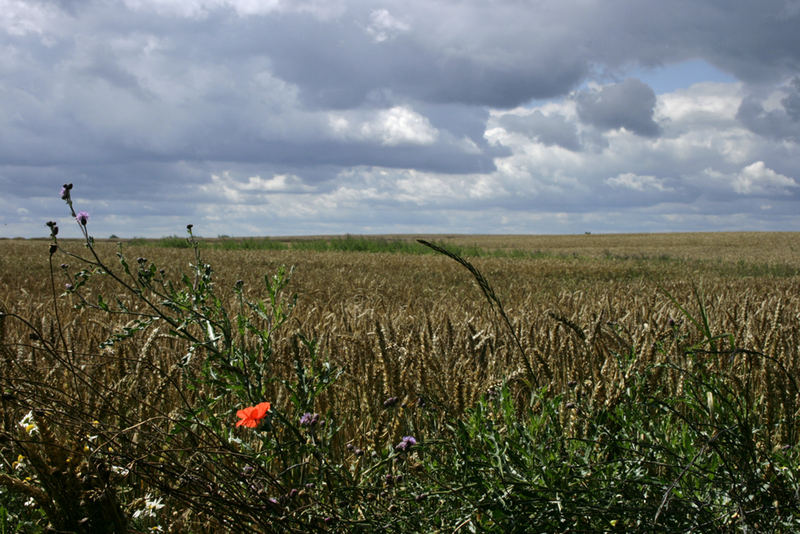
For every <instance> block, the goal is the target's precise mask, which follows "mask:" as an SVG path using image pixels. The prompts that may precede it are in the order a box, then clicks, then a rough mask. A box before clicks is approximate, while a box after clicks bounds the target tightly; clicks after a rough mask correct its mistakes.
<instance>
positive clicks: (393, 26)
mask: <svg viewBox="0 0 800 534" xmlns="http://www.w3.org/2000/svg"><path fill="white" fill-rule="evenodd" d="M410 29H411V26H409V25H408V24H406V23H405V22H403V21H401V20H399V19H397V18H395V17H394V16H393V15H392V14H391V13H389V10H388V9H374V10H373V11H372V12H371V13H370V14H369V24H368V25H367V28H366V31H367V33H368V34H369V35H370V37H372V39H373V40H374V41H375V42H376V43H382V42H384V41H388V40H391V39H394V38H395V37H397V36H398V35H400V34H401V33H404V32H407V31H409V30H410Z"/></svg>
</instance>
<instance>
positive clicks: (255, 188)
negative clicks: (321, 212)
mask: <svg viewBox="0 0 800 534" xmlns="http://www.w3.org/2000/svg"><path fill="white" fill-rule="evenodd" d="M199 189H200V190H201V191H202V192H204V193H207V194H209V195H211V196H216V195H222V196H223V197H224V198H225V199H226V200H228V201H230V202H237V203H238V202H254V201H257V200H263V199H264V198H265V197H266V196H268V195H270V194H274V193H292V194H298V193H310V192H313V191H314V190H315V189H314V187H311V186H308V185H306V184H304V183H303V181H302V180H301V179H300V177H298V176H295V175H293V174H275V175H273V176H272V178H262V177H261V176H250V177H249V178H248V179H247V181H246V182H242V181H239V180H237V179H236V178H235V177H234V176H233V175H232V173H231V172H230V171H223V172H222V173H221V174H212V175H211V183H210V184H204V185H201V186H200V188H199Z"/></svg>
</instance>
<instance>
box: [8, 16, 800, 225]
mask: <svg viewBox="0 0 800 534" xmlns="http://www.w3.org/2000/svg"><path fill="white" fill-rule="evenodd" d="M798 28H800V1H797V0H759V1H753V0H667V1H665V0H626V1H622V0H573V1H565V0H492V1H489V0H481V1H478V0H402V1H399V0H385V1H384V0H369V1H365V0H118V1H113V0H39V1H35V0H0V193H2V194H0V237H13V236H25V237H34V236H46V235H47V233H48V232H47V228H46V227H45V225H44V223H45V221H47V220H49V219H55V220H59V221H60V222H61V227H62V231H64V233H66V234H67V235H77V231H76V229H75V228H73V224H71V222H70V221H69V219H68V217H67V216H66V215H67V212H66V209H65V207H64V206H63V202H61V200H60V199H59V198H58V194H59V191H60V188H61V184H63V183H65V182H72V183H74V184H75V185H74V189H73V196H74V198H75V200H76V208H77V209H83V210H86V211H88V212H89V213H90V214H91V219H90V221H89V226H90V229H91V232H92V233H93V234H94V235H96V236H97V237H106V236H108V235H110V234H112V233H113V234H117V235H119V236H164V235H172V234H182V233H183V231H184V227H185V225H186V224H187V223H193V224H194V225H195V228H196V231H197V233H199V234H201V235H205V236H216V235H220V234H227V235H240V236H244V235H302V234H341V233H346V232H349V233H357V234H368V233H423V232H424V233H430V232H436V233H548V234H562V233H583V232H585V231H591V232H597V233H600V232H668V231H697V230H711V231H717V230H725V231H727V230H800V209H798V208H800V32H799V31H798ZM68 228H69V230H67V229H68ZM70 232H71V233H70Z"/></svg>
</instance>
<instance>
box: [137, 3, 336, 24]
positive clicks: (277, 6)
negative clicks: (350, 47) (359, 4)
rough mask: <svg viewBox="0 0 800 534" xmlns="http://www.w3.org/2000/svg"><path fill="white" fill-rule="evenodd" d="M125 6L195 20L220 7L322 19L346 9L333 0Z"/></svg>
mask: <svg viewBox="0 0 800 534" xmlns="http://www.w3.org/2000/svg"><path fill="white" fill-rule="evenodd" d="M125 5H126V6H127V7H128V8H129V9H132V10H136V11H152V12H155V13H157V14H159V15H166V16H174V17H184V18H193V19H205V18H208V17H209V16H210V15H211V14H212V13H213V12H214V11H216V10H220V9H230V10H233V11H234V12H235V13H236V14H237V15H238V16H240V17H246V16H252V15H268V14H270V13H273V12H279V13H280V12H292V11H294V12H305V13H310V14H312V15H316V16H319V17H321V18H328V17H330V16H333V15H335V14H337V13H341V12H342V9H343V6H342V5H341V4H340V3H339V2H336V1H334V0H125Z"/></svg>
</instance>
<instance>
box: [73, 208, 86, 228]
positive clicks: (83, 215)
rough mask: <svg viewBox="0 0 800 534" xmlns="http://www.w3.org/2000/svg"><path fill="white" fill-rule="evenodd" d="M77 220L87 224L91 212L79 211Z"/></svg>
mask: <svg viewBox="0 0 800 534" xmlns="http://www.w3.org/2000/svg"><path fill="white" fill-rule="evenodd" d="M75 220H76V221H78V222H79V223H81V225H83V226H86V223H87V222H89V213H88V212H86V211H79V212H78V214H77V215H76V216H75Z"/></svg>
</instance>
